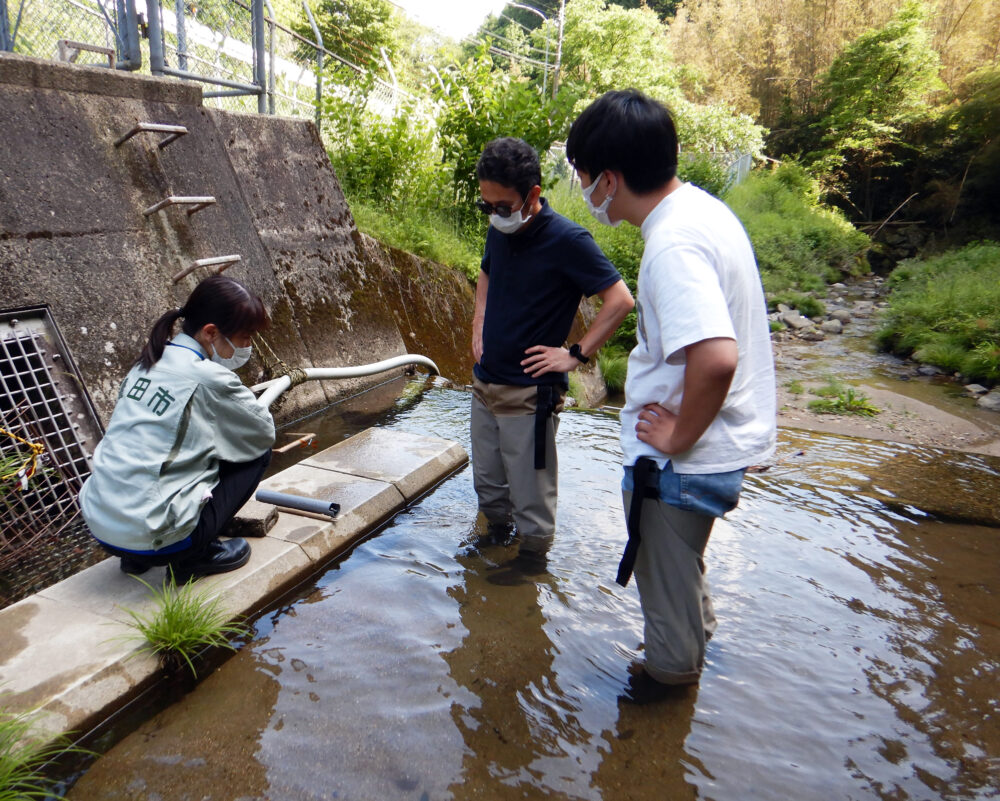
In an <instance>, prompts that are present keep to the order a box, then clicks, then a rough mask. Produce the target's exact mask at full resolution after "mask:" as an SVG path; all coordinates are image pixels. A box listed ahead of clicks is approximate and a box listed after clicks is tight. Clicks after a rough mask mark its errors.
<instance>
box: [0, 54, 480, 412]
mask: <svg viewBox="0 0 1000 801" xmlns="http://www.w3.org/2000/svg"><path fill="white" fill-rule="evenodd" d="M0 108H2V109H3V113H2V114H0V308H12V307H19V306H28V305H37V304H49V305H50V306H51V308H52V311H53V314H54V316H55V319H56V322H57V323H58V324H59V326H60V329H61V331H62V333H63V335H64V337H65V338H66V340H67V342H68V344H69V347H70V349H71V350H72V353H73V355H74V358H75V359H76V361H77V363H78V366H79V367H80V369H81V372H82V373H83V376H84V380H85V381H86V384H87V388H88V389H89V391H90V393H91V396H92V398H93V400H94V402H95V405H96V406H97V408H98V411H99V413H100V415H101V417H102V418H103V420H104V422H105V423H106V422H107V420H108V418H109V416H110V413H111V409H112V407H113V404H114V400H115V398H116V396H117V390H118V383H119V381H120V380H121V377H122V376H123V375H124V374H125V372H127V370H128V368H129V366H130V365H131V363H132V362H133V361H134V359H135V358H136V356H137V355H138V352H139V350H140V349H141V347H142V345H143V343H144V342H145V338H146V336H147V335H148V332H149V328H150V326H151V325H152V323H153V321H154V320H155V319H156V318H157V317H158V316H159V315H160V314H162V313H163V312H164V311H166V310H167V309H169V308H172V307H175V306H178V305H181V304H182V303H183V302H184V300H185V298H186V297H187V295H188V293H189V292H190V291H191V289H192V288H193V287H194V286H195V285H196V284H197V282H198V281H199V280H200V279H201V278H202V277H204V276H205V275H207V274H208V273H207V268H202V269H200V270H199V271H196V272H195V273H193V274H191V275H190V276H188V277H187V278H184V279H182V280H181V281H180V283H179V284H177V285H174V284H172V283H171V276H172V275H173V274H175V273H176V272H178V271H179V270H181V269H183V268H184V267H186V266H188V265H189V264H190V263H191V262H193V261H194V260H196V259H202V258H208V257H211V256H218V255H228V254H233V253H238V254H240V255H241V256H242V257H243V261H242V262H241V263H240V264H238V265H236V266H234V267H231V268H229V270H228V274H229V275H232V276H233V277H234V278H237V279H238V280H240V281H243V282H244V283H246V284H247V286H249V287H250V288H251V289H252V290H253V291H255V292H257V293H258V294H259V295H260V296H261V297H262V298H264V301H265V303H266V304H267V306H268V308H269V309H270V311H271V314H272V317H273V326H272V328H271V330H270V331H269V333H267V334H266V338H267V340H268V342H269V343H270V344H271V346H272V347H273V348H274V350H275V352H276V353H277V354H278V356H280V357H281V358H282V359H283V360H284V361H285V362H286V363H288V364H289V365H291V366H303V367H306V366H345V365H355V364H362V363H366V362H373V361H378V360H380V359H384V358H387V357H389V356H394V355H399V354H402V353H407V352H410V353H422V354H424V355H426V356H429V357H430V358H432V359H434V360H435V361H436V362H437V363H438V364H439V365H440V366H441V368H442V370H443V372H444V373H445V375H447V376H448V377H450V378H453V379H454V380H457V381H463V382H464V381H466V380H468V375H469V374H470V372H471V357H470V356H469V355H468V352H469V347H468V342H467V340H468V335H467V332H468V331H469V326H470V323H471V315H472V304H473V292H472V288H471V287H470V286H469V284H468V281H466V280H465V278H464V277H463V276H461V275H459V274H457V273H456V272H455V271H454V270H451V269H448V268H445V267H442V266H440V265H437V264H434V263H432V262H428V261H426V260H423V259H419V258H417V257H415V256H411V255H409V254H404V253H402V252H399V251H394V250H391V249H387V248H384V247H381V246H379V245H378V244H376V243H374V242H372V241H366V239H365V237H363V236H362V235H361V234H359V233H358V231H357V229H356V228H355V226H354V220H353V218H352V216H351V212H350V209H349V208H348V206H347V203H346V201H345V199H344V195H343V193H342V192H341V189H340V186H339V184H338V182H337V178H336V176H335V174H334V172H333V169H332V168H331V166H330V163H329V159H328V158H327V156H326V152H325V150H324V148H323V145H322V142H321V140H320V138H319V134H318V132H317V130H316V127H315V126H314V125H313V124H312V123H311V122H309V121H305V120H299V119H288V118H280V117H266V116H258V115H240V114H230V113H227V112H222V111H217V110H214V109H209V108H205V107H203V106H202V105H201V88H200V86H197V85H193V84H190V83H186V82H182V81H177V80H175V79H166V78H147V77H142V76H135V75H122V74H120V73H114V72H110V71H108V70H105V69H99V68H94V67H77V66H75V65H67V64H59V63H53V62H46V61H37V60H34V59H29V58H25V57H22V56H15V55H12V54H7V53H4V54H0ZM137 122H159V123H168V124H173V125H184V126H185V127H187V129H188V131H189V133H188V134H187V135H186V136H183V137H181V138H180V139H179V140H177V141H175V142H173V143H172V144H170V145H168V146H167V147H166V148H164V149H162V150H160V149H158V148H157V142H158V141H159V139H160V138H162V137H160V136H158V135H156V134H149V133H143V134H138V135H137V136H135V137H133V138H132V139H130V140H129V141H128V142H126V143H124V144H123V145H122V146H121V147H119V148H116V147H115V146H114V142H115V140H116V139H118V137H119V136H121V135H122V134H123V133H125V132H127V131H128V130H130V129H131V128H132V127H133V126H134V125H135V124H136V123H137ZM168 195H196V196H202V195H212V196H214V197H215V198H216V199H217V203H216V204H215V205H214V206H211V207H209V208H206V209H204V210H203V211H200V212H198V213H196V214H194V215H192V216H190V217H189V216H188V215H187V213H186V212H185V211H184V210H183V209H182V208H180V207H176V206H174V207H169V208H167V209H164V210H162V211H159V212H156V213H154V214H152V215H150V216H148V217H146V216H144V215H143V210H144V209H147V208H149V207H150V206H152V205H153V204H155V203H156V202H157V201H159V200H161V199H162V198H164V197H166V196H168ZM260 370H261V364H260V362H259V361H258V360H256V359H255V360H254V361H252V362H251V364H250V366H249V367H248V368H247V373H246V374H245V380H247V382H248V383H251V382H253V381H255V380H256V379H257V378H258V377H259V375H260ZM377 380H380V379H378V378H375V379H358V380H354V381H342V382H336V383H328V384H324V385H320V384H318V383H315V382H311V383H308V384H305V385H302V386H299V387H296V388H295V389H293V390H292V391H291V392H289V393H286V395H285V396H284V398H282V400H281V401H279V403H278V405H276V406H275V407H274V410H275V412H276V416H277V417H278V418H279V420H280V419H282V418H285V419H287V418H289V417H291V416H293V415H297V414H299V413H301V412H303V411H305V410H307V409H310V408H315V407H317V406H319V405H322V404H325V403H327V402H329V401H332V400H334V399H336V398H337V397H338V396H340V395H343V394H345V393H348V392H351V391H355V390H356V389H357V388H358V387H359V385H362V384H364V383H366V382H367V383H372V382H374V381H377Z"/></svg>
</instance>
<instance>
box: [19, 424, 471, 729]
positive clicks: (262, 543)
mask: <svg viewBox="0 0 1000 801" xmlns="http://www.w3.org/2000/svg"><path fill="white" fill-rule="evenodd" d="M467 461H468V455H467V454H466V452H465V450H464V449H463V448H462V446H461V445H459V444H458V443H455V442H451V441H449V440H445V439H439V438H437V437H428V436H422V435H416V434H410V433H407V432H403V431H396V430H387V429H378V428H371V429H367V430H365V431H362V432H360V433H358V434H356V435H354V436H353V437H350V438H348V439H346V440H344V441H343V442H340V443H338V444H336V445H334V446H332V447H330V448H327V449H326V450H324V451H321V452H319V453H317V454H314V455H313V456H311V457H309V458H307V459H305V460H304V461H302V462H300V463H299V464H297V465H294V466H293V467H290V468H287V469H286V470H283V471H281V472H280V473H277V474H275V475H273V476H271V477H269V478H268V479H266V480H265V481H264V482H263V483H262V484H261V486H262V487H266V488H268V489H272V490H276V491H279V492H285V493H290V494H294V495H300V496H304V497H309V498H317V499H323V500H330V501H336V502H337V503H339V504H340V507H341V510H340V513H339V514H338V515H337V517H336V518H335V519H333V520H330V521H325V520H320V519H316V518H312V517H305V516H301V515H298V514H294V513H289V512H286V511H282V512H280V513H279V514H278V515H277V520H276V521H275V522H274V523H273V525H271V521H273V520H274V508H273V507H271V506H269V505H265V504H261V503H259V502H257V501H254V500H252V501H250V502H249V503H248V504H247V505H246V506H245V507H244V508H243V509H242V510H241V512H240V514H239V518H240V519H241V520H243V521H245V522H246V523H247V524H248V525H250V526H251V527H254V526H257V527H260V528H261V529H263V528H264V527H265V526H268V527H269V528H268V530H267V533H266V535H265V536H263V537H255V538H253V539H251V540H250V543H251V546H252V548H253V555H252V557H251V559H250V562H249V563H248V564H247V565H245V566H244V567H242V568H240V569H239V570H236V571H234V572H232V573H226V574H223V575H220V576H210V577H206V578H203V579H200V580H199V584H203V585H205V586H207V587H209V588H210V591H211V593H212V595H213V596H219V597H221V599H222V606H223V608H224V609H225V610H226V612H227V613H228V614H229V615H230V617H231V618H236V617H239V616H241V615H247V614H250V613H252V612H255V611H258V610H260V609H261V608H263V607H264V606H266V605H267V604H268V603H270V602H271V601H273V600H274V599H276V598H277V597H280V596H281V595H282V594H283V593H285V592H287V591H288V590H290V589H291V588H293V587H294V586H295V585H297V584H299V583H301V582H303V581H305V580H307V579H308V578H309V577H310V576H311V575H313V574H315V573H316V572H317V571H318V570H319V569H321V568H322V566H323V565H324V564H325V563H326V562H327V561H328V560H330V559H331V558H333V557H334V556H336V555H337V554H339V553H341V552H343V551H344V550H346V549H347V548H348V547H349V546H350V545H351V544H353V543H355V542H357V541H358V540H360V539H361V538H363V537H364V536H365V535H366V534H368V533H369V532H370V531H372V530H373V529H374V528H375V527H377V526H378V525H379V524H381V523H383V522H385V521H386V520H388V519H389V518H390V517H392V516H393V515H395V514H396V513H397V512H399V511H400V510H401V509H403V508H404V507H405V506H407V505H408V504H409V503H411V502H412V501H413V500H415V499H416V498H417V497H419V496H420V495H421V494H423V493H424V492H426V491H427V490H429V489H430V488H431V487H433V486H434V485H435V484H437V483H438V482H439V481H441V480H442V479H443V478H445V477H446V476H448V475H450V474H451V473H453V472H454V471H456V470H457V469H458V468H460V467H461V466H462V465H464V464H465V463H466V462H467ZM163 574H164V569H163V568H157V569H154V570H151V571H150V572H149V573H147V574H146V575H145V576H143V578H144V580H146V581H148V582H149V583H150V584H153V585H154V586H156V585H157V584H158V583H159V582H160V581H161V580H162V578H163ZM151 607H152V601H151V599H150V598H149V591H148V590H147V589H146V587H144V586H143V585H142V584H141V583H140V582H138V581H135V580H134V579H132V578H130V577H128V576H126V575H125V574H123V573H122V572H121V571H120V570H119V568H118V560H117V559H116V558H109V559H105V560H104V561H102V562H100V563H99V564H97V565H94V566H93V567H89V568H87V569H86V570H83V571H81V572H80V573H77V574H76V575H74V576H71V577H70V578H68V579H65V580H64V581H61V582H59V583H58V584H55V585H53V586H51V587H48V588H47V589H44V590H42V591H41V592H39V593H36V594H35V595H33V596H31V597H29V598H25V599H23V600H21V601H19V602H17V603H15V604H13V605H11V606H9V607H7V608H5V609H3V610H0V632H2V635H3V636H2V637H0V708H3V709H5V710H6V711H7V712H34V713H35V717H36V733H37V734H39V735H40V736H42V737H51V738H55V737H57V736H59V735H60V734H62V733H64V732H72V733H74V734H76V735H79V734H82V733H84V732H86V731H88V730H90V729H91V728H92V727H93V726H95V725H97V724H98V723H100V722H101V721H102V720H104V719H106V718H108V717H109V716H110V715H112V714H113V713H114V712H116V711H117V710H118V709H120V708H122V707H123V706H124V705H125V704H126V703H127V702H128V701H129V700H130V699H132V698H134V697H135V696H137V695H138V694H139V693H140V692H142V691H143V690H144V689H146V688H147V687H149V686H151V685H152V684H154V683H155V682H156V681H157V680H158V679H159V678H161V677H162V673H161V671H160V667H159V664H158V662H157V660H156V659H155V658H153V657H151V656H149V655H147V654H145V653H144V652H143V651H142V650H141V648H140V644H139V642H138V641H137V640H135V639H134V638H130V636H129V635H131V634H133V633H134V631H133V630H132V629H131V628H129V627H128V626H127V625H126V621H127V620H129V619H130V618H129V615H128V612H127V611H126V610H128V609H132V610H135V611H136V612H139V613H143V612H146V611H148V610H149V609H150V608H151Z"/></svg>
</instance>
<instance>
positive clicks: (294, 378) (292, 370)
mask: <svg viewBox="0 0 1000 801" xmlns="http://www.w3.org/2000/svg"><path fill="white" fill-rule="evenodd" d="M253 339H254V342H255V343H256V344H257V350H258V352H260V353H261V361H262V362H264V367H265V368H266V369H267V370H270V371H271V374H272V378H276V377H277V376H281V375H287V376H288V377H289V379H291V382H292V383H291V386H293V387H295V386H298V385H299V384H301V383H303V382H304V381H306V371H305V370H303V369H302V368H301V367H289V366H288V365H287V364H285V362H284V361H282V359H281V357H280V356H278V355H277V354H276V353H275V352H274V351H273V350H272V349H271V346H270V345H268V344H267V341H266V340H265V339H264V337H262V336H261V335H260V334H254V337H253ZM267 355H270V357H271V361H268V359H267ZM275 367H277V368H278V369H277V371H275V370H274V368H275Z"/></svg>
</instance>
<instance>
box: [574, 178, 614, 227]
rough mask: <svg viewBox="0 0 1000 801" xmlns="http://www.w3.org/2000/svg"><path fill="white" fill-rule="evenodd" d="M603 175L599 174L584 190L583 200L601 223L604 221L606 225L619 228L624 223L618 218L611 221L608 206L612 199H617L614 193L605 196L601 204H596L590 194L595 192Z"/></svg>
mask: <svg viewBox="0 0 1000 801" xmlns="http://www.w3.org/2000/svg"><path fill="white" fill-rule="evenodd" d="M603 174H604V173H601V175H603ZM601 175H598V176H597V177H596V178H595V179H594V181H593V183H592V184H591V185H590V186H588V187H587V188H586V189H584V190H583V201H584V203H586V204H587V210H588V211H589V212H590V215H591V216H592V217H593V218H594V219H595V220H597V221H598V222H599V223H603V224H604V225H610V226H611V227H612V228H617V227H618V226H619V225H621V224H622V221H621V220H618V221H617V222H611V218H610V217H608V206H610V205H611V201H612V200H614V199H615V196H614V193H609V194H608V196H607V197H606V198H604V202H603V203H601V205H600V206H595V205H594V204H593V203H592V202H591V200H590V196H591V195H592V194H594V190H595V189H596V188H597V182H598V181H599V180H601Z"/></svg>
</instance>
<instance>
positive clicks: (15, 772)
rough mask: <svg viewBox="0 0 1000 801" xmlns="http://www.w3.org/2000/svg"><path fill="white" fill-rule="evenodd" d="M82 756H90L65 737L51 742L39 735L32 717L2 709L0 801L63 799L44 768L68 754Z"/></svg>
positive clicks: (0, 712)
mask: <svg viewBox="0 0 1000 801" xmlns="http://www.w3.org/2000/svg"><path fill="white" fill-rule="evenodd" d="M83 753H87V752H86V751H85V750H84V749H81V748H78V747H76V746H72V745H70V744H69V743H68V741H67V740H66V738H65V737H61V738H57V739H55V740H50V739H49V738H48V737H46V736H45V735H43V734H38V733H36V731H35V721H34V719H33V716H32V715H28V714H23V713H14V712H8V711H6V710H5V709H2V708H0V801H25V799H33V798H37V799H57V800H58V799H62V798H63V796H62V795H59V794H57V793H56V792H55V791H54V790H53V789H51V785H52V782H50V781H48V780H47V779H46V778H45V776H44V774H43V771H42V768H43V767H44V765H46V763H48V762H50V761H52V760H53V759H57V758H59V757H61V756H64V755H66V754H83Z"/></svg>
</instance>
